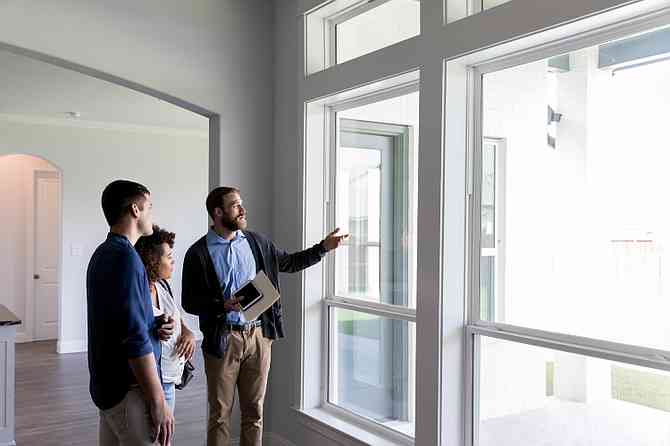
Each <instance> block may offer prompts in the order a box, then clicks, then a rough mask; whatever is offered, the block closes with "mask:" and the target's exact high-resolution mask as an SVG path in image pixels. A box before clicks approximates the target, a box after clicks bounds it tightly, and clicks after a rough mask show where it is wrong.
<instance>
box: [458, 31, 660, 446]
mask: <svg viewBox="0 0 670 446" xmlns="http://www.w3.org/2000/svg"><path fill="white" fill-rule="evenodd" d="M669 54H670V30H669V29H667V28H665V29H654V30H650V31H646V32H644V33H640V34H636V35H632V36H630V35H629V36H626V37H625V38H621V39H617V40H614V41H610V42H605V43H603V44H600V45H595V46H591V47H588V48H584V49H581V50H576V51H572V52H570V53H568V54H556V55H552V57H548V58H545V59H542V60H537V61H534V62H530V63H527V60H526V61H520V60H519V59H517V62H510V65H509V67H508V68H504V69H499V68H495V69H493V71H486V70H485V68H482V71H480V73H483V75H482V78H481V98H482V102H481V104H482V108H481V110H482V116H481V119H482V124H481V128H480V131H481V136H482V141H481V143H480V144H479V145H477V148H476V155H475V157H474V158H475V160H476V161H475V166H476V168H477V171H476V173H475V175H476V177H477V178H478V179H477V186H476V196H477V199H476V200H475V202H476V203H478V205H479V207H478V209H476V210H475V213H476V215H477V218H476V219H475V220H474V222H473V224H476V225H477V226H476V228H474V227H473V228H472V229H471V233H472V234H473V239H474V240H475V243H474V245H473V248H474V250H473V255H475V256H477V257H478V259H475V260H474V261H473V262H472V264H473V265H477V266H478V271H477V272H476V273H478V274H477V275H476V276H475V277H473V281H474V283H478V286H477V287H476V288H475V287H473V289H474V290H475V291H476V292H475V293H473V294H472V298H473V300H474V307H475V308H478V310H479V311H478V312H477V315H476V317H475V316H473V317H472V318H473V320H472V321H471V322H472V324H473V325H472V326H473V327H475V328H474V330H473V333H474V338H475V342H476V344H477V345H479V348H475V349H474V351H475V352H478V354H479V357H478V358H476V359H475V363H476V364H478V365H479V369H478V371H477V372H476V373H475V376H478V382H477V383H476V384H475V392H477V390H478V394H477V393H476V394H475V395H474V398H475V400H476V401H475V415H474V416H475V420H474V429H475V439H476V440H477V439H478V441H479V443H478V444H479V445H481V446H488V445H491V446H493V445H495V446H504V445H520V444H540V443H542V444H544V445H549V446H554V445H564V444H626V445H627V446H637V445H640V446H641V445H649V444H659V445H661V444H663V445H668V444H670V427H668V426H670V424H669V423H668V421H670V379H669V378H668V374H667V373H666V372H664V371H661V370H657V369H653V368H642V367H639V366H637V365H632V364H627V363H624V362H615V361H607V360H604V359H597V358H594V357H590V356H588V355H575V354H568V353H563V352H559V351H556V350H551V349H547V348H537V347H531V346H528V345H524V344H518V343H515V342H511V341H514V340H516V339H511V341H510V338H508V340H501V339H493V338H490V337H488V336H487V333H484V332H479V333H478V332H477V330H476V327H482V329H486V327H489V328H490V327H491V325H493V326H494V327H495V326H496V325H497V324H504V325H501V326H500V327H501V329H503V330H508V331H511V332H514V333H517V334H519V337H521V336H522V335H523V333H524V332H525V333H528V332H529V330H532V329H536V330H542V332H544V333H545V334H541V335H539V336H541V337H546V339H548V340H549V341H555V340H557V339H559V338H560V337H561V336H563V339H565V336H566V335H573V336H578V337H579V338H570V342H571V343H574V344H575V345H576V346H577V348H579V347H580V346H581V345H582V344H583V345H587V344H588V343H591V342H615V343H620V344H627V346H625V348H628V349H629V350H630V351H632V352H633V353H635V352H637V351H639V352H646V351H649V350H648V349H660V350H665V351H668V350H670V325H669V324H668V321H667V315H668V314H669V313H670V261H669V260H670V258H669V253H670V206H668V204H667V201H668V200H667V191H668V190H670V176H669V175H668V173H667V166H668V165H670V154H669V153H668V151H667V150H665V148H664V141H665V136H666V135H665V133H666V129H667V104H668V103H669V102H670V84H669V83H668V79H669V78H670V61H668V55H669ZM478 319H481V321H480V320H478ZM510 327H511V328H510ZM489 334H491V335H495V334H494V333H489ZM512 338H514V336H512ZM586 338H589V339H586ZM519 341H520V342H524V341H523V340H521V339H519ZM620 344H616V345H620ZM608 345H609V344H608ZM612 348H613V349H615V350H616V349H617V348H621V349H623V348H624V346H621V347H616V346H615V347H612ZM475 354H477V353H475ZM559 420H560V421H559ZM559 424H560V426H563V427H559ZM624 439H625V440H624Z"/></svg>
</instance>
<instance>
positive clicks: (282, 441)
mask: <svg viewBox="0 0 670 446" xmlns="http://www.w3.org/2000/svg"><path fill="white" fill-rule="evenodd" d="M232 445H233V446H240V439H239V438H234V439H233V443H232ZM263 446H296V445H294V444H293V443H291V442H290V441H288V440H287V439H286V438H284V437H282V436H281V435H279V434H275V433H274V432H265V433H263Z"/></svg>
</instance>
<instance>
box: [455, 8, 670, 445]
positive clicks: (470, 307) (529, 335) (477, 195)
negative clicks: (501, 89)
mask: <svg viewBox="0 0 670 446" xmlns="http://www.w3.org/2000/svg"><path fill="white" fill-rule="evenodd" d="M668 24H670V11H667V10H666V11H662V12H660V13H651V14H648V15H642V16H639V17H637V18H633V19H628V20H624V21H622V22H618V23H614V24H612V25H606V26H603V27H601V28H598V29H595V30H590V31H586V32H583V33H580V34H577V35H574V36H572V37H568V38H563V39H559V40H557V41H553V42H550V43H546V44H542V45H538V46H535V47H533V48H531V49H524V50H521V51H514V52H510V53H509V54H507V55H505V56H502V57H496V58H495V59H493V60H488V61H487V60H484V61H481V62H475V63H472V64H469V65H468V67H467V76H468V81H467V85H468V101H469V104H470V113H469V119H468V135H469V138H468V141H467V143H468V163H467V164H468V194H467V213H468V219H467V223H466V228H467V240H468V242H467V248H466V250H467V256H466V259H467V262H466V268H467V274H466V275H467V290H466V311H467V313H466V314H467V325H466V328H465V333H466V336H465V343H466V349H465V353H466V361H465V366H466V368H465V370H466V377H465V378H466V385H465V393H464V407H466V413H465V417H466V418H465V440H466V442H465V444H466V445H467V446H476V445H477V444H478V443H477V440H478V432H477V431H478V427H479V422H478V413H479V388H478V381H479V374H480V371H479V362H480V353H481V349H480V340H481V337H491V338H498V339H503V340H507V341H512V342H516V343H520V344H525V345H532V346H538V347H544V348H548V349H552V350H558V351H564V352H569V353H574V354H578V355H583V356H586V357H593V358H600V359H605V360H610V361H616V362H620V363H624V364H632V365H637V366H643V367H648V368H652V369H658V370H663V371H670V351H666V350H660V349H654V348H649V347H644V346H639V345H629V344H622V343H617V342H610V341H605V340H602V339H597V338H588V337H582V336H574V335H568V334H565V333H557V332H550V331H544V330H538V329H532V328H529V327H524V326H517V325H512V324H506V323H498V322H494V321H485V320H482V319H481V313H480V296H479V287H480V282H479V262H480V253H481V250H480V237H481V232H480V231H481V228H480V215H481V206H480V201H481V181H482V178H481V153H482V144H483V141H484V137H483V134H482V121H483V119H482V112H483V110H482V93H483V91H482V76H483V75H484V74H486V73H491V72H495V71H499V70H502V69H505V68H511V67H515V66H519V65H524V64H527V63H530V62H534V61H538V60H543V59H547V58H550V57H553V56H557V55H560V54H565V53H568V52H571V51H575V50H578V49H582V48H586V47H590V46H594V45H598V44H601V43H605V42H607V41H611V40H614V39H618V38H623V37H626V36H628V35H631V34H634V33H637V32H643V31H646V30H650V29H653V28H655V27H658V26H662V25H668Z"/></svg>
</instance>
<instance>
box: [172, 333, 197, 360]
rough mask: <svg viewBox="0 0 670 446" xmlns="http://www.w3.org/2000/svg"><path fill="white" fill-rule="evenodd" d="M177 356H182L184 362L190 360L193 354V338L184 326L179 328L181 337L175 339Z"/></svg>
mask: <svg viewBox="0 0 670 446" xmlns="http://www.w3.org/2000/svg"><path fill="white" fill-rule="evenodd" d="M175 348H176V353H177V356H180V357H181V356H183V357H184V358H186V360H190V359H191V358H192V357H193V354H194V353H195V336H194V335H193V332H192V331H191V330H189V329H188V328H187V327H186V325H185V324H182V326H181V336H179V339H177V345H176V347H175Z"/></svg>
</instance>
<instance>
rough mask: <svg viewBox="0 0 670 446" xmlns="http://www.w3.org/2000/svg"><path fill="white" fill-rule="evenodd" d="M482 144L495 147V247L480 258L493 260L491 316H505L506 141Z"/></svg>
mask: <svg viewBox="0 0 670 446" xmlns="http://www.w3.org/2000/svg"><path fill="white" fill-rule="evenodd" d="M484 144H491V145H494V146H495V147H496V158H495V172H496V178H495V186H494V187H495V211H494V212H495V218H494V225H495V247H494V248H482V256H484V255H486V256H487V257H493V259H494V265H495V267H494V272H495V275H494V281H495V286H494V289H495V294H494V299H493V302H491V303H492V304H493V314H494V317H495V315H502V317H503V318H504V315H505V192H506V191H505V183H506V179H507V170H506V166H507V164H506V160H507V140H506V139H505V138H494V137H490V136H485V137H484Z"/></svg>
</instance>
